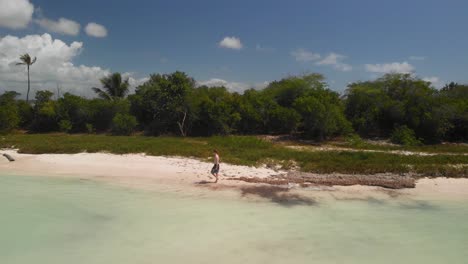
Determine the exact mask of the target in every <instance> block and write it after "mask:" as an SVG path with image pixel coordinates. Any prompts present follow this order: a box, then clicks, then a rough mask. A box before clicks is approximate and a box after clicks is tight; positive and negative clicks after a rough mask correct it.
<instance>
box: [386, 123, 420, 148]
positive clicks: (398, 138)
mask: <svg viewBox="0 0 468 264" xmlns="http://www.w3.org/2000/svg"><path fill="white" fill-rule="evenodd" d="M390 141H391V142H392V143H395V144H400V145H405V146H418V145H421V141H420V140H418V139H417V138H416V133H414V131H413V130H412V129H410V128H408V127H407V126H401V127H397V128H395V129H394V130H393V133H392V135H391V136H390Z"/></svg>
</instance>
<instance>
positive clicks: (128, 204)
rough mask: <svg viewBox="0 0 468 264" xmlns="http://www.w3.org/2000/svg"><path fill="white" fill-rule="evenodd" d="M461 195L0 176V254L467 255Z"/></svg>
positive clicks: (128, 258)
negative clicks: (290, 201) (208, 188)
mask: <svg viewBox="0 0 468 264" xmlns="http://www.w3.org/2000/svg"><path fill="white" fill-rule="evenodd" d="M467 262H468V203H467V202H466V201H458V202H455V201H403V200H398V199H395V200H392V201H387V202H385V201H379V200H373V199H370V200H363V201H328V202H323V203H321V202H319V203H317V204H312V205H298V206H290V205H289V206H285V205H284V204H281V203H275V202H252V201H247V200H245V199H242V200H236V199H214V198H206V197H205V198H203V197H199V196H198V195H196V194H193V195H192V194H184V195H181V194H177V193H171V192H167V191H156V190H154V191H147V190H146V191H144V190H138V189H130V188H123V187H117V186H112V185H109V184H105V183H98V182H94V181H89V180H79V179H62V178H47V177H23V176H0V263H2V264H9V263H12V264H13V263H48V264H52V263H70V264H73V263H90V264H92V263H99V264H101V263H117V264H119V263H426V264H427V263H467Z"/></svg>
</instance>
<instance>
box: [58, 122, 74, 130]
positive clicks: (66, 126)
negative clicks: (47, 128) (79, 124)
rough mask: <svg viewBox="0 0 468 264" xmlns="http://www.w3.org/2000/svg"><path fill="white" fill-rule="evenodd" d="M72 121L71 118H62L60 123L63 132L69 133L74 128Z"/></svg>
mask: <svg viewBox="0 0 468 264" xmlns="http://www.w3.org/2000/svg"><path fill="white" fill-rule="evenodd" d="M72 127H73V125H72V122H71V121H70V120H62V121H60V123H59V129H60V131H62V132H65V133H69V132H70V131H71V130H72Z"/></svg>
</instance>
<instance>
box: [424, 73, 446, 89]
mask: <svg viewBox="0 0 468 264" xmlns="http://www.w3.org/2000/svg"><path fill="white" fill-rule="evenodd" d="M422 79H423V81H426V82H430V83H431V84H432V85H433V86H434V87H436V88H440V87H442V86H443V82H442V80H440V78H439V77H436V76H430V77H424V78H422Z"/></svg>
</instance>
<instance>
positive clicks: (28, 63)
mask: <svg viewBox="0 0 468 264" xmlns="http://www.w3.org/2000/svg"><path fill="white" fill-rule="evenodd" d="M20 60H21V62H18V63H16V65H26V67H27V68H28V93H27V94H26V102H29V90H30V89H31V83H30V81H29V67H31V65H33V64H34V63H35V62H36V60H37V58H36V57H34V59H31V56H29V54H28V53H25V54H23V55H21V57H20Z"/></svg>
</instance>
